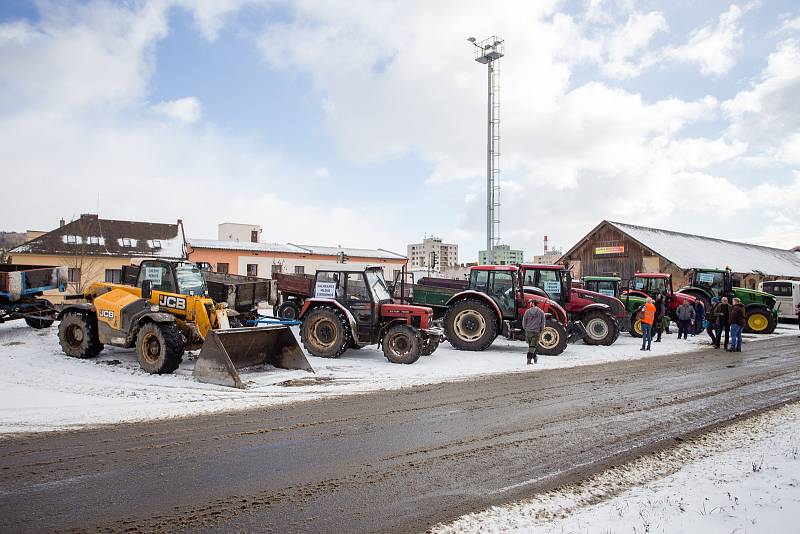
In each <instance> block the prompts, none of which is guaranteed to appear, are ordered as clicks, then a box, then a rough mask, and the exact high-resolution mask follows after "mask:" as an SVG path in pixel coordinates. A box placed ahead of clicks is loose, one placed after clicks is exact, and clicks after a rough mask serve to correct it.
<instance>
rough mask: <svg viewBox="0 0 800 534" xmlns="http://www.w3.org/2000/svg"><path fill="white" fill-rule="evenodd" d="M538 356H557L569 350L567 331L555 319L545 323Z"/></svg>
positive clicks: (537, 350)
mask: <svg viewBox="0 0 800 534" xmlns="http://www.w3.org/2000/svg"><path fill="white" fill-rule="evenodd" d="M538 345H539V347H538V348H537V349H536V352H537V353H538V354H544V355H546V356H557V355H559V354H561V353H562V352H564V349H566V348H567V329H566V328H564V325H562V324H561V323H559V322H558V321H556V320H555V319H547V320H546V321H545V322H544V330H542V333H541V334H539V344H538Z"/></svg>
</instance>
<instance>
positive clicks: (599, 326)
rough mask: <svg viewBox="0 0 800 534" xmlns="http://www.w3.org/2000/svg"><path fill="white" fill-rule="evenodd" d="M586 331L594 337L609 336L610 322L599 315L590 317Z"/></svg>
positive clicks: (602, 337) (603, 337)
mask: <svg viewBox="0 0 800 534" xmlns="http://www.w3.org/2000/svg"><path fill="white" fill-rule="evenodd" d="M586 332H588V333H589V337H591V338H592V339H605V338H606V337H607V336H608V324H606V322H605V321H604V320H602V319H600V318H599V317H596V318H594V319H590V320H589V323H588V324H587V325H586Z"/></svg>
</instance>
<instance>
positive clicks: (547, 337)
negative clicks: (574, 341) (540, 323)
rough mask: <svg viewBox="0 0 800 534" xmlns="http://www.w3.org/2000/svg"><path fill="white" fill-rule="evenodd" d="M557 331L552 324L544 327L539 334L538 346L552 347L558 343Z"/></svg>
mask: <svg viewBox="0 0 800 534" xmlns="http://www.w3.org/2000/svg"><path fill="white" fill-rule="evenodd" d="M559 337H560V336H559V335H558V332H556V330H555V328H553V327H552V326H547V327H545V329H544V330H542V333H541V335H540V336H539V346H540V347H542V348H543V349H552V348H555V347H556V346H557V345H558V341H559Z"/></svg>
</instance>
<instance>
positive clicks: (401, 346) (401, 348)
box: [389, 334, 411, 356]
mask: <svg viewBox="0 0 800 534" xmlns="http://www.w3.org/2000/svg"><path fill="white" fill-rule="evenodd" d="M389 346H390V347H391V349H392V352H393V353H395V354H396V355H398V356H405V355H406V354H408V352H409V351H410V350H411V343H409V342H408V339H407V338H406V336H404V335H403V334H397V335H395V336H394V337H392V339H391V340H390V341H389Z"/></svg>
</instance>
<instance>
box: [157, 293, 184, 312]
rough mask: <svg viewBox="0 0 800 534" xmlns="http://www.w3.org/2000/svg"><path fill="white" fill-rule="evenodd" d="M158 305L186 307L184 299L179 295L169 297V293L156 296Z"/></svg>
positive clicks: (179, 308) (177, 308) (178, 308)
mask: <svg viewBox="0 0 800 534" xmlns="http://www.w3.org/2000/svg"><path fill="white" fill-rule="evenodd" d="M158 305H159V306H164V307H166V308H175V309H176V310H185V309H186V299H182V298H180V297H171V296H169V295H161V296H160V297H159V298H158Z"/></svg>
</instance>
